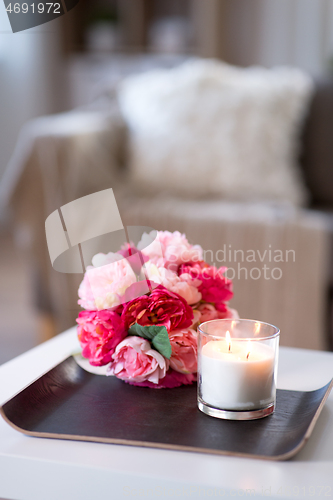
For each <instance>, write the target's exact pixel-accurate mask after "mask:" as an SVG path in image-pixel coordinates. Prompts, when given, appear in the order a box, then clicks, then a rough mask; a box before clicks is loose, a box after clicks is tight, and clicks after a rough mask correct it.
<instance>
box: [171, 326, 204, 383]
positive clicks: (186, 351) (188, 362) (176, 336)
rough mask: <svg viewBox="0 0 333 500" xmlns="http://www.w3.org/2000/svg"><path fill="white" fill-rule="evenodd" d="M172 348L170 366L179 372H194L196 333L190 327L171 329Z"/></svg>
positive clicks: (195, 368)
mask: <svg viewBox="0 0 333 500" xmlns="http://www.w3.org/2000/svg"><path fill="white" fill-rule="evenodd" d="M169 339H170V344H171V349H172V354H171V358H170V368H172V369H173V370H176V371H177V372H180V373H196V371H197V364H198V357H197V334H196V332H195V331H194V330H192V329H191V328H186V329H183V330H173V331H172V332H170V333H169Z"/></svg>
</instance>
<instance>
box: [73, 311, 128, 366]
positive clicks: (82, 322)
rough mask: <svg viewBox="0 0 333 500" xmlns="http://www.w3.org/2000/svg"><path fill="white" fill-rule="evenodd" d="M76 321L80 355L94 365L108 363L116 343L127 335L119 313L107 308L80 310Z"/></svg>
mask: <svg viewBox="0 0 333 500" xmlns="http://www.w3.org/2000/svg"><path fill="white" fill-rule="evenodd" d="M76 321H77V323H78V327H77V331H78V337H79V341H80V344H81V347H82V356H84V357H85V358H88V359H89V362H90V364H91V365H94V366H102V365H106V364H107V363H109V362H110V361H111V356H112V354H113V352H114V350H115V347H116V345H117V344H119V342H121V341H122V340H123V339H124V338H125V337H126V335H127V331H126V330H125V328H124V323H123V321H122V319H121V317H120V316H119V314H117V313H115V312H113V311H107V310H105V311H81V312H80V313H79V317H78V318H77V320H76Z"/></svg>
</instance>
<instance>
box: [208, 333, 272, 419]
mask: <svg viewBox="0 0 333 500" xmlns="http://www.w3.org/2000/svg"><path fill="white" fill-rule="evenodd" d="M229 345H230V350H229ZM201 394H202V399H203V400H204V401H205V402H206V403H207V404H208V405H211V406H213V407H214V408H221V409H225V410H251V409H252V410H254V409H259V408H263V407H265V406H267V405H268V404H270V403H272V402H273V401H274V394H275V388H274V351H273V349H272V348H271V347H269V346H267V345H264V344H262V343H260V342H258V341H256V342H251V341H237V340H231V342H230V344H229V343H228V342H227V341H226V340H216V341H210V342H208V343H207V344H205V345H204V346H203V347H202V352H201Z"/></svg>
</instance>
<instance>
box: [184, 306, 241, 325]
mask: <svg viewBox="0 0 333 500" xmlns="http://www.w3.org/2000/svg"><path fill="white" fill-rule="evenodd" d="M217 306H218V308H217ZM193 312H194V315H195V317H196V318H197V323H198V324H199V323H204V322H205V321H211V320H213V319H224V318H233V319H236V318H238V313H237V311H236V310H235V309H230V308H229V307H228V306H227V305H226V304H224V303H222V302H221V303H219V304H216V307H215V306H214V305H213V304H207V303H203V304H200V305H199V306H198V307H197V308H196V309H195V310H194V311H193ZM197 313H199V316H197Z"/></svg>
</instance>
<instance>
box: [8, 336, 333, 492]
mask: <svg viewBox="0 0 333 500" xmlns="http://www.w3.org/2000/svg"><path fill="white" fill-rule="evenodd" d="M77 349H78V342H77V340H76V335H75V329H74V328H72V329H70V330H68V331H67V332H64V333H63V334H61V335H59V336H58V337H56V338H54V339H52V340H50V341H48V342H46V343H44V344H42V345H40V346H38V347H36V348H35V349H32V350H31V351H28V352H27V353H25V354H23V355H21V356H19V357H18V358H15V359H14V360H12V361H10V362H8V363H6V364H4V365H2V366H1V367H0V404H2V403H4V402H5V401H6V400H8V399H10V398H11V397H12V396H13V395H14V394H15V393H17V392H19V391H20V390H21V389H23V388H24V387H25V386H26V385H28V384H29V383H31V382H32V381H33V380H35V379H36V378H38V377H39V376H40V375H42V374H43V373H45V372H47V371H48V370H49V369H50V368H51V367H53V366H55V365H56V364H58V363H59V362H60V361H62V360H63V359H65V358H66V357H67V356H68V355H70V354H71V353H72V352H73V351H75V350H77ZM332 377H333V353H326V352H318V351H308V350H303V349H290V348H281V349H280V362H279V376H278V387H279V388H281V389H294V390H313V389H317V388H319V387H322V386H323V385H325V384H326V383H327V382H328V381H329V380H330V379H331V378H332ZM265 496H267V497H270V498H277V499H282V498H288V499H294V498H301V499H302V498H312V499H318V498H323V499H324V498H330V497H333V393H332V394H331V395H330V397H329V399H328V401H327V402H326V405H325V407H324V408H323V411H322V413H321V415H320V417H319V419H318V422H317V424H316V427H315V429H314V431H313V434H312V436H311V438H310V440H309V442H308V443H307V444H306V445H305V447H304V448H303V449H302V450H301V451H300V453H299V454H298V455H297V456H296V457H295V458H294V459H292V460H291V461H288V462H272V461H265V460H255V459H245V458H235V457H223V456H215V455H205V454H199V453H189V452H177V451H168V450H158V449H150V448H139V447H130V446H118V445H110V444H98V443H84V442H78V441H65V440H63V441H61V440H52V439H42V438H33V437H28V436H25V435H23V434H21V433H19V432H17V431H15V430H14V429H13V428H11V427H10V426H9V425H8V424H7V423H6V422H5V421H4V420H3V419H2V418H0V498H6V499H15V500H26V499H27V500H53V499H54V500H59V499H60V498H61V499H71V500H75V499H78V500H85V499H87V500H91V499H108V500H109V499H110V500H113V499H115V500H118V499H122V498H130V499H133V498H134V499H135V498H138V499H139V498H148V499H149V498H161V499H164V498H177V497H178V498H192V499H197V498H209V497H212V498H239V497H244V498H250V497H251V498H263V497H265Z"/></svg>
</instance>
